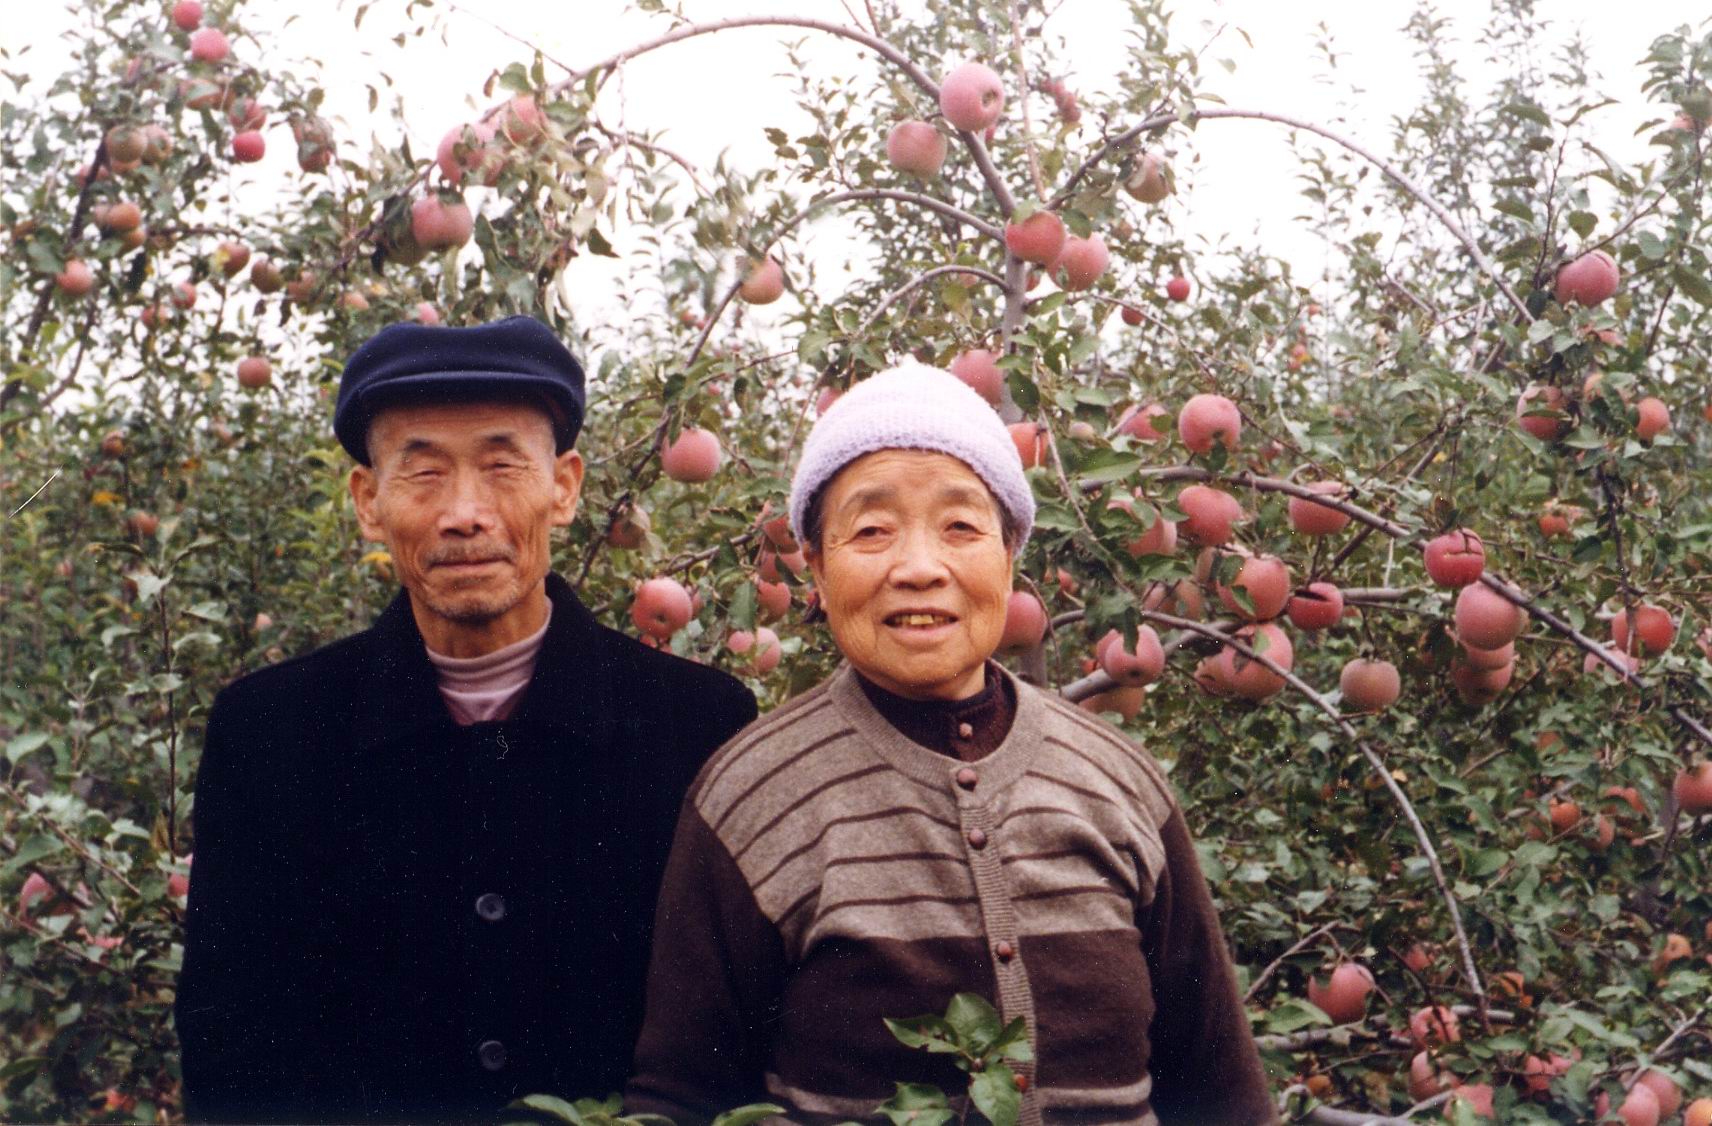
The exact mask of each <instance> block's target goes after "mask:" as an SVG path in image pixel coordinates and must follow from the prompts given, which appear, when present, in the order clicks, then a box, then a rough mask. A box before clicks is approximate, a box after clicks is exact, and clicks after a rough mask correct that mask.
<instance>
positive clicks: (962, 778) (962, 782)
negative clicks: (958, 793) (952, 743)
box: [957, 766, 981, 790]
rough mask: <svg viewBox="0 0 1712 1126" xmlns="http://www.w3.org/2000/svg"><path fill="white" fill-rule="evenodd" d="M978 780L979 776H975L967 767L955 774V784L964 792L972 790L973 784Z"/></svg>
mask: <svg viewBox="0 0 1712 1126" xmlns="http://www.w3.org/2000/svg"><path fill="white" fill-rule="evenodd" d="M980 780H981V776H980V775H979V774H976V773H975V772H974V771H973V770H971V769H970V768H969V767H967V766H965V767H964V768H963V769H962V770H959V771H958V772H957V784H958V785H959V786H962V787H963V788H964V789H965V790H973V789H974V788H975V783H977V782H979V781H980Z"/></svg>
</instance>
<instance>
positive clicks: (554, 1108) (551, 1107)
mask: <svg viewBox="0 0 1712 1126" xmlns="http://www.w3.org/2000/svg"><path fill="white" fill-rule="evenodd" d="M511 1106H512V1107H513V1108H518V1109H523V1108H527V1109H529V1110H535V1111H540V1112H541V1113H542V1114H546V1115H551V1116H552V1117H554V1118H556V1119H558V1120H559V1121H560V1122H569V1123H572V1126H581V1124H582V1121H583V1116H582V1115H581V1114H579V1113H577V1108H576V1107H574V1106H572V1105H571V1104H570V1103H568V1102H566V1101H565V1100H564V1099H561V1098H556V1097H555V1096H553V1095H525V1096H523V1097H522V1098H521V1099H517V1100H516V1101H514V1102H513V1103H511Z"/></svg>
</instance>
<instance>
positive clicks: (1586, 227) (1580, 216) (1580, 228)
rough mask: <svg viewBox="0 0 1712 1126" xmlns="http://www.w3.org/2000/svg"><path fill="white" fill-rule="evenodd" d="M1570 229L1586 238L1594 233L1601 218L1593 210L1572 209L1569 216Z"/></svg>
mask: <svg viewBox="0 0 1712 1126" xmlns="http://www.w3.org/2000/svg"><path fill="white" fill-rule="evenodd" d="M1567 221H1568V223H1569V229H1570V230H1572V231H1574V232H1575V233H1576V234H1578V235H1580V236H1581V237H1582V238H1586V237H1587V236H1588V235H1590V234H1592V233H1593V228H1594V227H1596V226H1598V225H1599V219H1598V217H1597V216H1595V215H1594V214H1593V213H1592V212H1591V211H1571V212H1570V213H1569V218H1568V220H1567Z"/></svg>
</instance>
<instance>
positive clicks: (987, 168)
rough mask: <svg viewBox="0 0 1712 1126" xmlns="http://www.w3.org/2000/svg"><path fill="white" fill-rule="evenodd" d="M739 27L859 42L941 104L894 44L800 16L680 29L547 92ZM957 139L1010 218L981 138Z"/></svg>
mask: <svg viewBox="0 0 1712 1126" xmlns="http://www.w3.org/2000/svg"><path fill="white" fill-rule="evenodd" d="M738 27H801V28H807V29H808V30H810V31H824V32H826V33H827V34H828V35H836V36H838V37H840V38H842V39H848V40H850V41H851V42H854V43H860V44H861V45H862V46H864V47H866V48H868V49H869V50H870V51H873V52H874V53H875V54H876V55H879V56H880V57H881V58H882V59H885V60H886V61H887V62H889V63H891V64H892V65H893V66H895V67H897V68H898V69H899V70H901V71H903V72H904V74H905V75H906V76H907V77H908V78H909V80H910V81H911V82H914V83H915V84H916V85H917V86H919V87H921V89H922V92H923V93H925V94H927V95H928V97H930V98H932V99H933V100H934V102H935V103H937V102H938V101H939V84H938V83H937V82H935V81H934V80H933V79H932V78H930V77H928V74H927V72H926V71H924V70H922V69H921V68H920V67H919V66H916V65H915V63H913V62H911V61H910V59H909V57H908V56H907V55H905V54H904V53H903V52H902V51H900V50H898V49H897V48H896V47H894V46H892V44H891V43H889V42H887V41H886V40H884V39H882V38H880V37H879V36H877V35H870V34H868V33H867V32H865V31H862V30H860V29H858V28H854V27H848V26H846V25H844V24H839V23H832V22H830V21H828V20H815V19H807V18H804V17H800V16H736V17H733V18H731V19H724V20H713V21H711V22H709V23H698V24H691V25H689V26H688V27H680V28H678V29H677V30H676V31H671V32H668V33H666V34H665V35H662V36H659V37H658V38H655V39H650V40H648V41H647V42H645V43H639V44H637V45H636V46H634V47H630V48H628V49H626V50H623V51H620V52H619V53H618V54H616V55H612V56H610V57H608V58H605V59H602V60H601V61H600V62H598V63H595V64H593V65H592V66H588V67H584V68H583V69H582V70H579V71H572V72H571V76H570V77H569V78H566V79H563V80H562V81H560V82H557V83H554V84H553V85H552V86H550V87H549V88H548V89H549V91H564V90H568V89H570V88H571V87H573V86H575V85H577V83H579V82H581V81H582V80H583V79H585V78H587V77H588V76H589V75H590V74H593V73H594V72H595V71H598V70H604V69H607V68H610V67H615V66H618V65H619V64H621V63H624V62H628V61H629V60H631V59H634V58H636V57H637V56H639V55H645V54H647V53H648V52H650V51H655V50H658V49H659V48H661V47H668V46H670V45H671V44H673V43H681V42H683V41H684V40H686V39H694V38H695V37H696V36H699V35H711V34H712V33H714V32H716V31H729V30H731V29H732V28H738ZM957 136H958V137H959V138H961V139H962V141H963V144H964V147H966V148H967V149H968V150H969V155H970V156H971V157H973V158H974V161H975V166H976V167H977V168H978V169H980V172H981V178H982V179H983V180H985V181H986V182H987V188H988V190H989V191H991V192H992V193H993V199H994V200H996V201H997V202H998V205H999V213H1000V214H1001V215H1004V216H1005V217H1007V218H1008V217H1009V216H1010V213H1011V212H1012V211H1014V210H1016V200H1015V199H1014V198H1013V197H1012V196H1011V190H1010V187H1009V185H1007V184H1006V183H1005V179H1004V177H1003V176H1001V175H999V170H998V169H997V168H996V167H994V165H993V161H992V158H991V157H990V156H988V155H987V147H986V146H985V145H984V144H982V143H981V139H980V138H979V137H976V136H975V135H974V134H972V133H968V132H965V131H964V130H961V129H959V130H957Z"/></svg>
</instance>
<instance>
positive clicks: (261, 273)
mask: <svg viewBox="0 0 1712 1126" xmlns="http://www.w3.org/2000/svg"><path fill="white" fill-rule="evenodd" d="M250 284H251V285H253V286H255V287H256V289H257V290H258V291H259V292H261V293H278V292H279V291H280V289H281V287H283V286H284V285H285V275H284V274H282V273H281V272H280V269H279V267H278V266H275V265H274V264H273V263H272V262H269V261H268V260H267V259H266V258H257V259H256V260H255V262H254V263H253V264H252V265H251V266H250Z"/></svg>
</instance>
